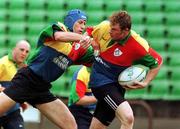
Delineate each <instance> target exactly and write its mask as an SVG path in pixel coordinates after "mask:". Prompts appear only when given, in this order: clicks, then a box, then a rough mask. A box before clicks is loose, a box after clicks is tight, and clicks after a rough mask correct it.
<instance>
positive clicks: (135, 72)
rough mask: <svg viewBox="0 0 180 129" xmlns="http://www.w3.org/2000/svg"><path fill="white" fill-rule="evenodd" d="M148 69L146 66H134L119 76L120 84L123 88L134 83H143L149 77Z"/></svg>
mask: <svg viewBox="0 0 180 129" xmlns="http://www.w3.org/2000/svg"><path fill="white" fill-rule="evenodd" d="M147 72H148V68H147V67H146V66H144V65H133V66H131V67H128V68H127V69H125V70H124V71H122V72H121V73H120V74H119V77H118V82H119V84H120V85H121V86H126V85H129V86H130V85H133V84H134V81H140V82H141V81H143V80H144V79H145V77H146V75H147Z"/></svg>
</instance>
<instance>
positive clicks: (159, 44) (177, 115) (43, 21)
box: [0, 0, 180, 129]
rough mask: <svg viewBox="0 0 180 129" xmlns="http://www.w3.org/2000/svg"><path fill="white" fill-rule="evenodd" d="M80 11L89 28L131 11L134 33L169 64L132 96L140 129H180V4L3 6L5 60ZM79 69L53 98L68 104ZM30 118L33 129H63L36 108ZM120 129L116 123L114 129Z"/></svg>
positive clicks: (54, 1) (0, 46)
mask: <svg viewBox="0 0 180 129" xmlns="http://www.w3.org/2000/svg"><path fill="white" fill-rule="evenodd" d="M76 8H79V9H81V10H83V11H85V12H86V13H87V15H88V21H87V25H96V24H98V23H100V22H101V21H103V20H106V19H108V17H109V16H110V15H111V14H112V13H113V12H114V11H117V10H126V11H128V13H129V14H130V15H131V17H132V29H133V30H135V31H136V32H137V33H139V34H140V35H141V36H142V37H144V38H145V39H147V41H148V42H149V44H150V46H152V47H153V48H154V49H155V50H156V51H158V52H159V53H160V54H161V55H162V57H163V59H164V65H163V67H162V69H161V70H160V72H159V74H158V75H157V77H156V79H155V80H153V81H152V83H151V84H150V85H149V87H147V88H145V89H141V90H131V91H128V92H127V94H126V98H127V99H128V100H129V101H130V103H131V106H132V108H133V111H134V114H135V119H136V121H135V129H146V128H147V129H151V128H153V129H179V128H180V123H179V122H180V110H179V109H180V60H179V57H180V1H179V0H1V1H0V57H2V56H3V55H5V54H7V52H8V50H9V49H11V48H12V47H13V46H14V44H15V43H16V42H17V41H18V40H21V39H27V40H28V41H29V42H30V44H31V46H32V48H34V47H35V46H36V41H37V38H38V35H39V33H40V31H41V30H42V29H43V28H44V27H45V26H46V25H48V24H49V23H52V22H54V21H60V22H63V18H64V15H65V14H66V12H67V11H68V10H70V9H76ZM78 67H79V66H71V67H70V68H69V69H68V70H67V71H66V72H65V73H64V75H63V76H62V77H61V78H60V79H58V80H57V81H55V82H53V83H52V85H53V88H52V92H53V93H54V94H55V95H57V96H58V97H60V98H61V99H62V100H64V102H65V103H67V99H68V96H69V90H70V81H71V77H72V75H73V73H74V71H76V69H77V68H78ZM31 115H32V117H30V116H31ZM34 115H35V116H34ZM29 117H30V118H29ZM24 118H25V120H26V126H27V127H26V128H27V129H32V128H33V129H40V128H43V129H46V128H47V129H50V128H54V129H56V128H57V127H55V126H54V125H53V124H52V123H51V122H49V121H48V120H47V119H46V118H44V117H42V116H41V114H40V113H39V112H38V111H36V110H34V109H32V108H29V110H28V111H26V112H25V113H24ZM118 128H119V125H118V124H117V121H116V120H115V121H114V122H113V124H112V125H111V126H110V127H109V129H118Z"/></svg>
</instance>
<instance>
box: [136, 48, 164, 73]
mask: <svg viewBox="0 0 180 129" xmlns="http://www.w3.org/2000/svg"><path fill="white" fill-rule="evenodd" d="M161 63H162V57H161V56H160V55H159V54H158V53H157V52H156V51H155V50H154V49H152V48H149V51H148V52H147V53H146V54H145V55H144V56H143V57H142V58H140V59H138V60H136V61H135V62H134V64H143V65H145V66H147V67H149V68H150V69H152V68H155V67H158V65H159V64H161Z"/></svg>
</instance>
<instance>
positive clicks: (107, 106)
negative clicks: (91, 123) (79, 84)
mask: <svg viewBox="0 0 180 129" xmlns="http://www.w3.org/2000/svg"><path fill="white" fill-rule="evenodd" d="M91 89H92V92H93V94H94V96H95V97H96V98H97V99H98V102H97V105H96V110H95V112H94V117H96V118H97V119H98V120H99V121H101V122H102V123H103V124H104V125H106V126H108V125H109V124H110V123H111V122H112V120H113V119H114V117H115V111H116V109H117V107H118V106H119V105H120V104H121V103H122V102H124V101H125V99H124V94H125V89H123V88H122V87H121V86H119V84H118V83H111V84H107V85H104V86H101V87H97V88H94V87H93V88H91Z"/></svg>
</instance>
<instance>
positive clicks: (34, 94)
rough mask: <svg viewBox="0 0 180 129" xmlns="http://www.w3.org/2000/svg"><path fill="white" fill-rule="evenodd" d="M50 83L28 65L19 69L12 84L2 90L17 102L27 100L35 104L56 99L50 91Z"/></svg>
mask: <svg viewBox="0 0 180 129" xmlns="http://www.w3.org/2000/svg"><path fill="white" fill-rule="evenodd" d="M50 88H51V84H50V83H48V82H45V81H44V80H42V79H41V78H40V77H38V76H37V75H36V74H34V73H33V72H32V70H31V69H29V68H28V67H26V68H22V69H20V70H19V71H18V72H17V74H16V75H15V76H14V78H13V79H12V86H10V87H8V88H6V89H5V90H4V91H3V92H4V93H5V94H6V95H7V96H9V97H10V98H11V99H13V100H14V101H16V102H18V103H23V102H28V103H30V104H31V105H33V106H35V105H36V104H43V103H47V102H51V101H54V100H55V99H57V98H56V97H55V96H54V95H53V94H52V93H51V92H50V90H49V89H50Z"/></svg>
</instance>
